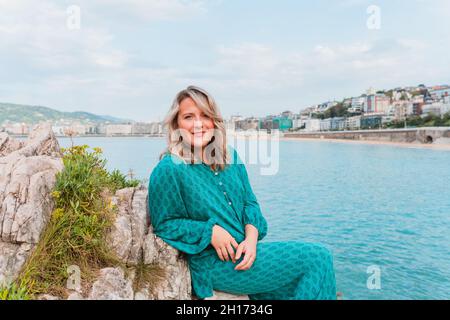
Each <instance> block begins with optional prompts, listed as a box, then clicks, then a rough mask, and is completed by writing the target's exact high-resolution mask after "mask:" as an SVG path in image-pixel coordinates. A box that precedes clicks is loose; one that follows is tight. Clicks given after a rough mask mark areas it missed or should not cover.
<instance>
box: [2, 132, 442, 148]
mask: <svg viewBox="0 0 450 320" xmlns="http://www.w3.org/2000/svg"><path fill="white" fill-rule="evenodd" d="M10 136H11V137H14V138H27V136H17V135H10ZM164 137H165V136H145V135H140V136H138V135H133V136H131V135H128V136H104V135H91V136H76V137H74V138H157V139H163V138H164ZM231 137H232V138H235V139H248V140H259V139H261V140H267V139H275V138H276V137H274V136H271V135H257V136H255V135H241V134H232V135H231ZM56 138H57V139H59V138H63V139H68V138H69V137H65V136H57V137H56ZM279 140H280V141H307V142H313V141H316V142H333V143H344V144H365V145H377V146H391V147H400V148H410V149H429V150H439V151H450V144H449V143H442V144H439V143H431V144H425V143H420V142H393V141H377V140H351V139H330V138H306V137H305V138H300V137H286V136H283V135H280V136H279Z"/></svg>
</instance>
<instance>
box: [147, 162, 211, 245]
mask: <svg viewBox="0 0 450 320" xmlns="http://www.w3.org/2000/svg"><path fill="white" fill-rule="evenodd" d="M177 169H178V168H176V165H175V164H169V163H167V162H166V163H164V164H160V165H158V166H157V167H156V168H155V169H154V170H153V172H152V174H151V176H150V180H149V187H148V197H149V201H148V203H149V211H150V219H151V224H152V225H153V229H154V232H155V234H156V235H157V236H158V237H160V238H161V239H163V240H164V241H165V242H167V243H168V244H170V245H171V246H173V247H174V248H176V249H178V250H180V251H183V252H185V253H187V254H197V253H200V252H201V251H203V250H204V249H205V248H206V247H207V246H208V245H209V244H210V243H211V237H212V228H213V226H214V224H215V223H216V220H215V219H214V218H210V219H208V220H194V219H191V218H190V217H189V216H188V213H187V211H186V207H185V205H184V202H183V198H182V196H181V190H180V180H179V171H178V170H177Z"/></svg>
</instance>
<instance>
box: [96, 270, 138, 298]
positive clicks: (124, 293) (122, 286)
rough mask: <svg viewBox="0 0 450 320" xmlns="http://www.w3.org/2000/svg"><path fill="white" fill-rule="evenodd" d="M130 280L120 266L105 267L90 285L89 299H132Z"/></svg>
mask: <svg viewBox="0 0 450 320" xmlns="http://www.w3.org/2000/svg"><path fill="white" fill-rule="evenodd" d="M133 298H134V292H133V286H132V280H131V279H129V278H126V277H125V273H124V272H123V270H122V269H121V268H105V269H102V270H100V276H99V277H98V278H97V280H96V281H95V282H94V284H93V285H92V290H91V293H90V294H89V298H88V299H89V300H133Z"/></svg>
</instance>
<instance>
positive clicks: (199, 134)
mask: <svg viewBox="0 0 450 320" xmlns="http://www.w3.org/2000/svg"><path fill="white" fill-rule="evenodd" d="M204 134H205V132H204V131H202V132H195V133H193V135H194V137H203V135H204Z"/></svg>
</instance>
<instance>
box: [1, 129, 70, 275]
mask: <svg viewBox="0 0 450 320" xmlns="http://www.w3.org/2000/svg"><path fill="white" fill-rule="evenodd" d="M62 169H63V163H62V160H61V156H60V150H59V145H58V141H57V140H56V138H55V136H54V135H53V132H52V130H51V127H50V126H49V125H38V126H36V127H35V129H34V131H33V133H32V134H31V135H30V137H29V138H28V139H27V140H26V141H17V140H14V139H11V138H10V137H8V136H6V135H5V134H4V133H2V135H1V136H0V284H5V283H6V284H8V283H9V282H11V281H13V280H14V279H15V277H16V276H17V274H18V272H19V271H20V269H21V267H22V266H23V264H24V262H25V261H26V259H27V258H28V256H29V255H30V253H31V251H32V250H33V248H34V247H35V245H36V244H37V242H38V241H39V238H40V235H41V233H42V231H43V229H44V228H45V226H46V224H47V222H48V220H49V217H50V214H51V212H52V210H53V201H51V197H50V192H51V190H52V189H53V186H54V184H55V180H56V179H55V175H56V173H57V172H59V171H61V170H62Z"/></svg>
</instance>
